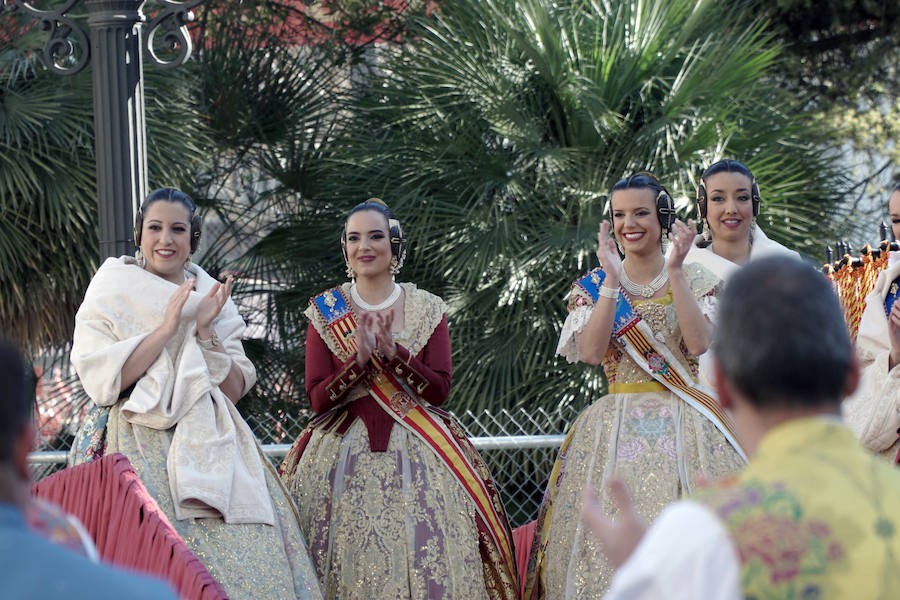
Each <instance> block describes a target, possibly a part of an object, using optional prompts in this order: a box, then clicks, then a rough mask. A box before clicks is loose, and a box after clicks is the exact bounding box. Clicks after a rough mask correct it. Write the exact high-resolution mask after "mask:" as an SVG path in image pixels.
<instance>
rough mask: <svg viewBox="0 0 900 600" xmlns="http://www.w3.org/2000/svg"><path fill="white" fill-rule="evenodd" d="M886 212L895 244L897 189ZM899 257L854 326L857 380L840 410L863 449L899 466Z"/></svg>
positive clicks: (899, 218) (899, 221) (899, 227)
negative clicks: (857, 362) (857, 369)
mask: <svg viewBox="0 0 900 600" xmlns="http://www.w3.org/2000/svg"><path fill="white" fill-rule="evenodd" d="M888 208H889V211H890V217H891V226H892V231H893V233H894V239H900V184H898V185H897V186H895V187H894V191H893V193H892V194H891V197H890V200H889V203H888ZM898 288H900V252H891V253H890V255H889V256H888V266H887V267H886V268H885V269H884V270H883V271H882V272H881V273H879V274H878V279H877V280H876V281H875V287H874V288H873V289H872V291H871V292H869V295H868V296H866V308H865V310H864V311H863V315H862V319H861V320H860V322H859V331H858V333H857V337H856V353H857V355H858V356H859V361H860V365H861V366H862V379H861V380H860V385H859V387H858V388H857V391H856V393H855V394H853V396H851V397H850V398H848V399H846V400H845V401H844V404H843V407H842V408H843V410H842V412H843V415H844V420H845V421H846V422H847V425H849V426H850V429H852V430H853V433H854V434H856V437H857V438H858V439H859V441H860V442H862V444H863V446H865V447H866V448H868V449H869V450H871V451H872V452H877V453H879V454H881V455H882V456H884V457H885V458H886V459H887V460H890V461H892V462H898V458H900V436H898V428H900V302H896V299H897V295H898Z"/></svg>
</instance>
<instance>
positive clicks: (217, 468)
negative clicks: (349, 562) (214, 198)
mask: <svg viewBox="0 0 900 600" xmlns="http://www.w3.org/2000/svg"><path fill="white" fill-rule="evenodd" d="M199 239H200V218H199V216H197V215H196V209H195V206H194V203H193V201H191V199H190V198H189V197H188V196H187V195H186V194H184V193H183V192H180V191H178V190H174V189H170V188H163V189H160V190H156V191H154V192H153V193H151V194H150V195H149V196H148V197H147V200H146V201H145V202H144V203H143V205H142V206H141V209H140V211H139V212H138V214H137V217H136V219H135V243H136V245H138V246H139V250H138V252H137V253H136V256H135V257H134V258H132V257H129V256H122V257H119V258H109V259H107V260H106V261H105V262H104V263H103V265H102V266H101V267H100V269H98V271H97V273H96V274H95V275H94V277H93V279H92V280H91V283H90V285H89V286H88V289H87V292H86V293H85V297H84V301H83V303H82V305H81V307H80V308H79V310H78V313H77V314H76V316H75V335H74V340H73V346H72V364H73V365H74V367H75V369H76V371H77V372H78V376H79V378H80V379H81V382H82V385H83V387H84V389H85V391H86V392H87V393H88V395H89V396H90V397H91V399H92V400H93V402H94V405H95V406H94V408H93V409H92V410H91V412H90V415H89V417H88V418H87V419H86V421H85V423H84V424H83V425H82V427H81V429H80V431H79V433H78V435H77V436H76V440H75V444H74V445H73V448H72V452H71V454H70V462H72V463H75V464H77V463H80V462H83V461H85V460H91V459H93V458H97V457H99V456H102V455H103V454H104V453H111V452H120V453H122V454H124V455H125V456H127V457H128V458H129V460H130V461H131V463H132V465H133V467H134V469H135V471H137V473H138V475H139V476H140V478H141V482H142V483H143V484H144V486H145V487H146V488H147V490H148V491H149V492H150V494H151V495H152V496H153V497H154V498H155V499H156V501H157V503H158V504H159V506H160V508H161V509H162V510H163V511H164V512H165V513H166V515H167V517H168V518H169V521H170V522H171V523H172V525H173V526H174V527H175V529H176V530H177V531H178V533H179V534H180V535H181V537H182V538H184V540H185V542H187V544H188V546H189V547H190V548H191V550H192V551H193V552H194V554H196V555H197V557H198V558H199V559H200V560H201V561H202V562H203V563H204V565H205V566H206V568H207V569H208V570H209V572H210V574H212V576H213V577H215V578H216V579H217V580H218V581H219V582H220V583H221V584H222V587H223V588H224V589H225V591H226V592H227V593H228V595H229V596H230V597H231V598H232V599H237V598H271V599H276V598H277V599H282V598H284V599H288V598H291V599H293V598H304V599H306V598H310V599H318V598H321V592H320V590H319V588H318V583H317V580H316V576H315V572H314V570H313V568H312V563H311V562H310V560H309V555H308V553H307V548H306V543H305V541H304V539H303V536H302V533H301V531H300V527H299V523H298V520H297V512H296V508H295V507H294V505H293V503H292V501H291V499H290V498H289V496H288V495H287V494H286V493H285V490H284V488H283V487H282V485H281V483H280V480H279V478H278V476H277V474H276V472H275V470H274V469H273V468H272V466H271V465H270V464H269V462H268V461H267V460H266V459H265V458H264V457H263V455H262V453H261V450H260V448H259V445H258V443H257V441H256V439H255V437H254V436H253V433H252V432H251V431H250V428H249V427H248V426H247V424H246V422H245V421H244V420H243V418H242V417H241V415H240V413H239V412H238V411H237V409H236V408H235V406H234V403H235V402H237V401H238V400H239V399H240V398H241V397H242V396H243V395H244V394H246V393H247V391H248V390H249V389H250V388H251V387H252V386H253V384H254V383H255V382H256V370H255V369H254V367H253V365H252V364H251V363H250V361H249V360H248V359H247V357H246V355H245V354H244V350H243V347H242V345H241V335H242V333H243V331H244V327H245V326H244V321H243V319H241V316H240V314H239V313H238V311H237V308H236V306H235V305H234V302H232V300H231V298H230V293H231V286H232V280H231V278H229V279H228V281H227V283H225V284H222V283H219V282H217V281H215V280H214V279H213V278H212V277H210V276H209V275H208V274H207V273H206V272H205V271H204V270H203V269H201V268H200V267H199V266H197V265H195V264H193V263H192V262H191V261H190V259H191V255H192V253H193V252H194V251H195V250H196V249H197V244H198V242H199Z"/></svg>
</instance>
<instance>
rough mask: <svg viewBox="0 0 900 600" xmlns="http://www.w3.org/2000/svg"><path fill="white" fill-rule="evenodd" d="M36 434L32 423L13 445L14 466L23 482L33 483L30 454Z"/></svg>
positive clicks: (29, 423)
mask: <svg viewBox="0 0 900 600" xmlns="http://www.w3.org/2000/svg"><path fill="white" fill-rule="evenodd" d="M35 434H36V432H35V429H34V425H33V424H32V423H31V421H29V422H28V424H27V425H25V427H23V428H22V430H21V431H20V432H19V436H18V437H17V438H16V440H15V443H14V445H13V466H14V467H15V470H16V475H18V476H19V478H20V479H22V480H23V481H28V482H30V481H31V470H30V469H29V468H28V453H29V452H31V449H32V448H33V447H34V436H35Z"/></svg>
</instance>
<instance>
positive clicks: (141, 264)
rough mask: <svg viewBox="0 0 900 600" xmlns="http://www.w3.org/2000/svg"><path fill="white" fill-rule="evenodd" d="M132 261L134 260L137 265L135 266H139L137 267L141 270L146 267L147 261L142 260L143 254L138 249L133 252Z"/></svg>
mask: <svg viewBox="0 0 900 600" xmlns="http://www.w3.org/2000/svg"><path fill="white" fill-rule="evenodd" d="M134 260H135V262H136V263H137V266H139V267H140V268H142V269H143V268H144V267H145V266H146V265H147V259H146V258H144V253H143V252H141V249H140V248H138V249H137V250H135V252H134Z"/></svg>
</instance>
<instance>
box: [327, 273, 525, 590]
mask: <svg viewBox="0 0 900 600" xmlns="http://www.w3.org/2000/svg"><path fill="white" fill-rule="evenodd" d="M313 302H314V303H315V306H316V308H317V309H318V311H319V313H320V314H321V315H322V317H323V318H324V319H325V323H326V325H327V327H328V330H329V332H330V333H331V334H332V335H333V336H334V338H335V340H336V341H337V343H338V346H339V347H340V349H341V351H342V354H343V356H340V357H339V358H341V359H342V360H347V359H348V358H349V357H350V356H352V355H353V354H355V353H356V349H357V347H356V339H355V336H354V332H355V331H356V329H357V325H358V324H357V322H356V317H355V315H354V314H353V311H351V310H350V305H349V303H348V302H347V299H346V298H345V297H344V295H343V294H342V293H341V290H340V288H332V289H330V290H328V291H326V292H324V293H322V294H320V295H319V296H316V297H315V298H314V299H313ZM371 360H372V363H373V365H374V366H375V367H376V369H377V372H376V373H375V375H374V376H373V377H372V379H371V382H370V385H369V393H370V394H371V395H372V396H373V397H374V398H375V400H376V401H377V402H378V404H379V405H380V406H381V408H382V409H384V410H385V412H387V413H388V414H389V415H391V417H393V418H394V420H395V421H397V422H398V423H400V425H402V426H403V427H405V428H406V430H407V431H409V432H410V433H412V434H413V435H415V436H416V437H417V438H419V439H420V440H422V441H423V442H425V444H426V445H427V446H428V447H429V448H430V449H431V450H432V451H433V452H434V453H435V455H437V457H438V458H439V459H440V460H441V461H442V462H443V463H444V464H445V465H446V466H447V468H448V469H450V472H451V473H452V474H453V476H454V478H455V479H456V480H457V481H458V482H459V484H460V485H461V486H462V487H463V489H464V490H465V492H466V494H467V495H468V496H469V498H471V499H472V501H473V502H474V504H475V508H476V510H477V511H478V514H479V515H480V516H481V518H482V520H483V521H484V523H485V524H486V525H487V528H488V531H489V532H490V535H491V537H492V538H493V542H494V545H495V547H496V548H497V549H498V550H499V552H500V553H501V554H502V556H503V560H504V562H505V563H506V567H507V570H508V571H509V573H510V575H511V576H512V577H513V580H515V573H516V566H515V554H514V550H513V545H512V539H511V538H510V536H509V535H508V533H507V529H506V527H505V526H504V522H505V521H504V519H503V518H502V517H501V516H500V514H499V513H498V512H497V510H496V508H495V507H494V504H493V502H491V496H490V493H489V491H488V489H487V486H486V485H485V482H484V479H483V478H482V477H481V476H480V475H479V474H478V471H477V470H476V469H475V468H474V467H473V466H472V464H471V462H470V461H469V460H468V459H467V458H466V456H465V453H464V452H463V450H462V448H460V446H459V443H458V442H457V441H456V439H455V438H454V437H453V435H452V434H451V433H450V431H449V430H448V428H447V426H446V425H445V424H444V423H443V422H442V421H441V420H439V419H437V418H435V417H434V416H433V415H432V414H430V413H429V411H428V410H427V409H426V408H425V407H423V406H422V405H421V404H420V403H419V402H418V401H417V400H416V397H417V396H416V394H415V392H413V390H411V389H410V388H409V386H408V385H407V384H406V382H404V381H403V380H402V379H401V378H400V377H397V376H396V375H394V374H393V373H392V372H391V371H390V369H389V368H388V366H387V365H386V364H385V363H384V361H382V360H381V359H380V358H379V357H378V356H377V355H376V354H374V353H373V354H372V358H371Z"/></svg>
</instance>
